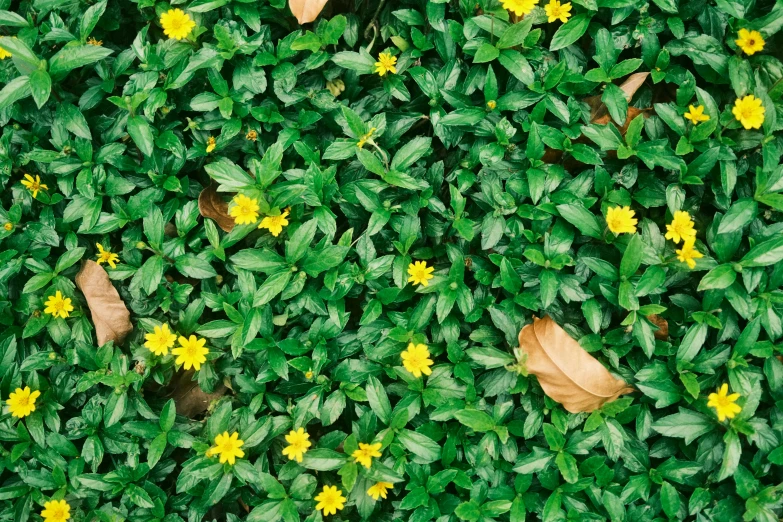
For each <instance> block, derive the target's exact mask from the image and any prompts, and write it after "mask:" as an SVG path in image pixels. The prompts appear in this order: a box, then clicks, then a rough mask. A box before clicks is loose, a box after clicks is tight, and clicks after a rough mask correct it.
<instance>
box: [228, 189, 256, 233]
mask: <svg viewBox="0 0 783 522" xmlns="http://www.w3.org/2000/svg"><path fill="white" fill-rule="evenodd" d="M259 208H261V207H259V206H258V200H257V199H254V198H249V197H247V196H245V195H244V194H237V195H236V196H234V206H233V207H231V210H229V212H228V213H229V215H230V216H231V217H233V218H234V223H236V224H237V225H249V224H251V223H255V222H256V221H257V220H258V209H259Z"/></svg>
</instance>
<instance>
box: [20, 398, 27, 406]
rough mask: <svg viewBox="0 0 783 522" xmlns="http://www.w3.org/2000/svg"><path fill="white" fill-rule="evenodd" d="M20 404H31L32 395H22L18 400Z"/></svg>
mask: <svg viewBox="0 0 783 522" xmlns="http://www.w3.org/2000/svg"><path fill="white" fill-rule="evenodd" d="M18 404H19V406H29V405H30V397H21V398H20V399H19V400H18Z"/></svg>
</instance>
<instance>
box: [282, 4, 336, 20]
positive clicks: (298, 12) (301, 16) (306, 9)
mask: <svg viewBox="0 0 783 522" xmlns="http://www.w3.org/2000/svg"><path fill="white" fill-rule="evenodd" d="M326 2H327V0H288V7H289V8H291V13H293V15H294V16H295V17H296V21H297V22H299V24H307V23H310V22H312V21H313V20H315V19H316V18H318V15H319V14H321V11H322V10H323V8H324V6H325V5H326Z"/></svg>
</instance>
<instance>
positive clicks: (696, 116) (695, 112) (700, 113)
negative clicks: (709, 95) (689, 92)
mask: <svg viewBox="0 0 783 522" xmlns="http://www.w3.org/2000/svg"><path fill="white" fill-rule="evenodd" d="M685 119H686V120H691V122H693V124H694V125H698V124H699V123H700V122H703V121H709V119H710V115H709V114H704V105H699V106H698V107H694V106H693V105H689V106H688V112H686V113H685Z"/></svg>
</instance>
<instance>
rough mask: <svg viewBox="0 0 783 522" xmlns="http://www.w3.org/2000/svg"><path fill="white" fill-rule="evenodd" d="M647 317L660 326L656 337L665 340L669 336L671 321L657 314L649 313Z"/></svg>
mask: <svg viewBox="0 0 783 522" xmlns="http://www.w3.org/2000/svg"><path fill="white" fill-rule="evenodd" d="M647 319H648V320H649V321H650V322H651V323H652V324H654V325H655V326H657V327H658V329H657V330H656V331H655V334H654V335H655V338H656V339H660V340H661V341H665V340H667V339H668V338H669V321H667V320H666V319H664V318H663V317H661V316H660V315H656V314H652V315H648V316H647Z"/></svg>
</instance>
